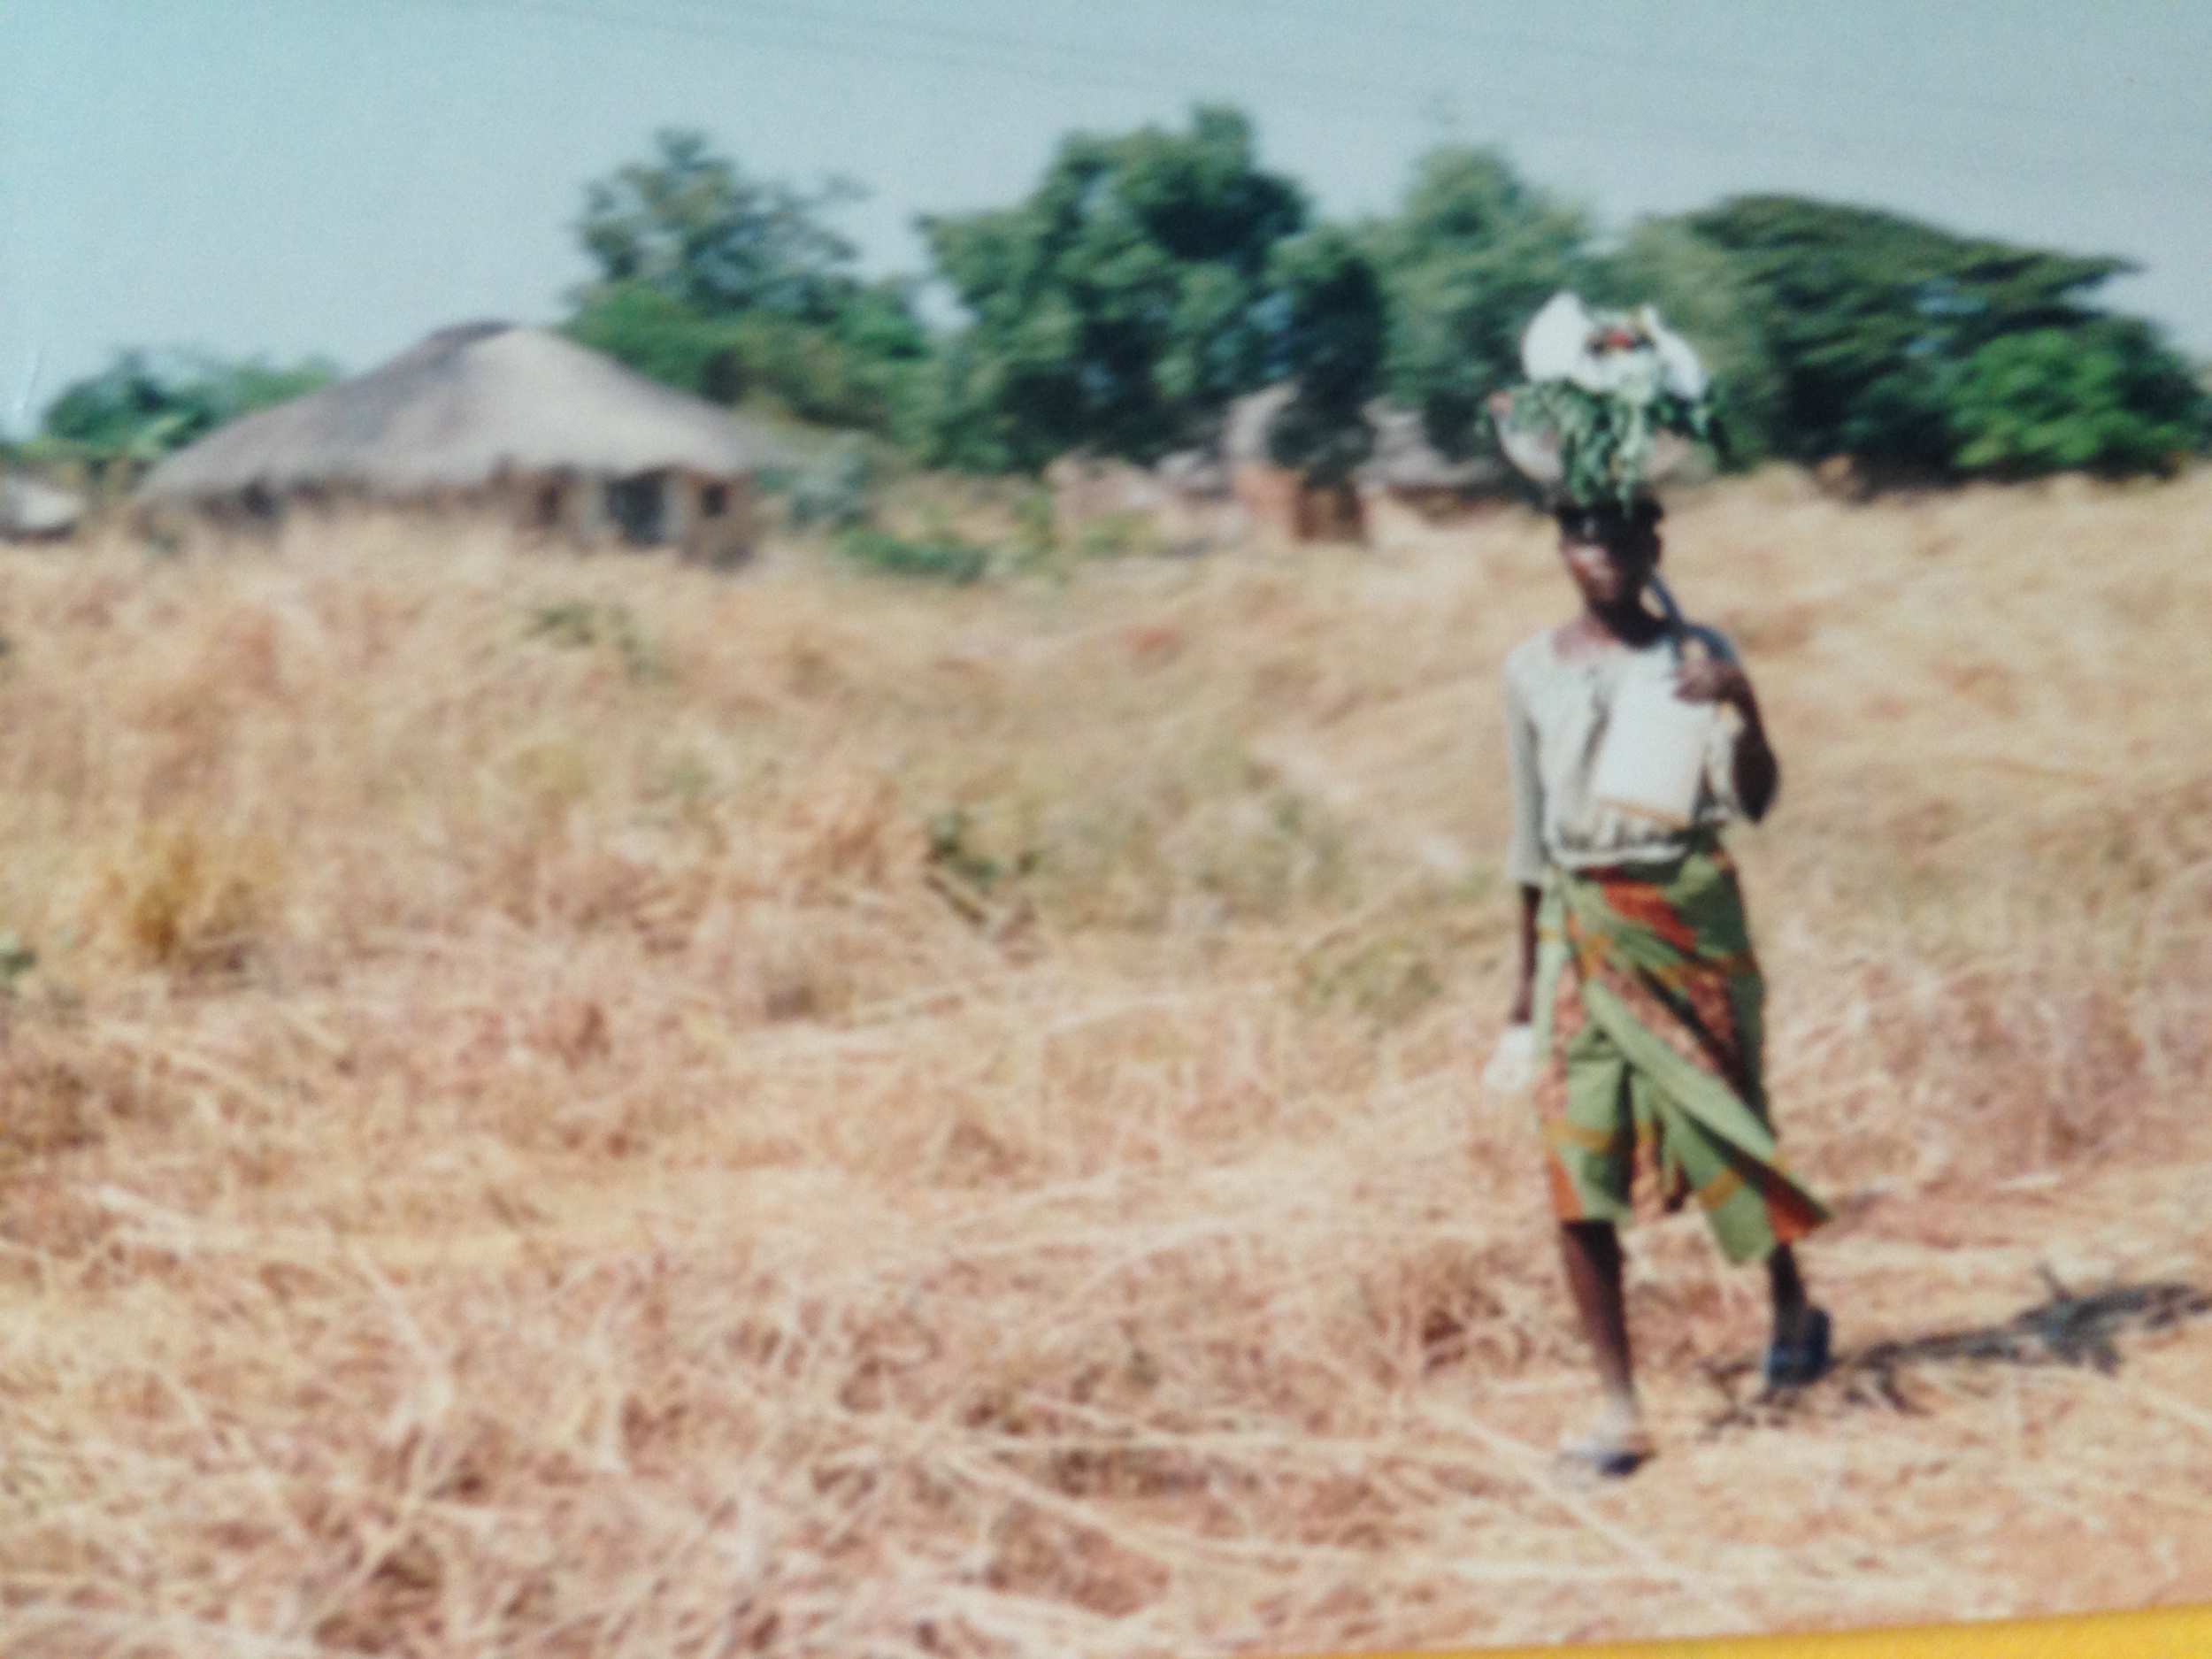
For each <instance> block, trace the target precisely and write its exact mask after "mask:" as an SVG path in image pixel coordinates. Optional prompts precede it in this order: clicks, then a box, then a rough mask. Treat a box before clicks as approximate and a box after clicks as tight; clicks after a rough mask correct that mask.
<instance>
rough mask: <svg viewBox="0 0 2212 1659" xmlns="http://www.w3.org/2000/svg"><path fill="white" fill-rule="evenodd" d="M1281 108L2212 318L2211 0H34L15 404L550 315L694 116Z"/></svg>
mask: <svg viewBox="0 0 2212 1659" xmlns="http://www.w3.org/2000/svg"><path fill="white" fill-rule="evenodd" d="M1197 100H1210V101H1225V102H1230V103H1233V104H1239V105H1240V106H1241V107H1243V108H1244V109H1246V110H1247V111H1249V112H1250V113H1251V114H1252V116H1253V118H1254V119H1255V120H1256V123H1257V126H1258V129H1259V137H1260V143H1261V147H1262V150H1263V157H1264V159H1265V160H1266V161H1267V162H1268V163H1269V164H1270V165H1273V166H1276V167H1278V168H1280V169H1282V170H1284V171H1286V172H1288V173H1292V174H1293V175H1294V176H1295V177H1297V178H1298V179H1300V180H1302V182H1303V183H1304V184H1305V185H1306V186H1307V188H1309V190H1310V192H1311V193H1312V195H1313V196H1314V198H1315V201H1316V204H1317V207H1318V208H1319V210H1320V211H1322V212H1324V213H1326V214H1330V215H1341V216H1356V215H1359V214H1363V213H1366V212H1371V211H1386V210H1387V209H1388V208H1390V207H1391V206H1392V205H1393V204H1394V203H1395V202H1396V201H1397V200H1398V198H1399V197H1400V196H1401V195H1402V192H1403V189H1404V188H1405V184H1406V181H1407V179H1408V176H1409V171H1410V167H1411V164H1412V162H1413V159H1414V157H1416V156H1417V155H1418V154H1419V153H1420V152H1421V151H1422V150H1424V149H1425V148H1427V147H1428V146H1430V145H1432V144H1434V143H1436V142H1440V141H1452V142H1472V143H1480V144H1496V145H1502V146H1503V147H1505V148H1506V149H1507V150H1509V153H1510V154H1511V156H1512V157H1513V159H1514V161H1515V163H1516V164H1517V165H1518V166H1519V167H1520V169H1521V170H1522V171H1523V173H1525V174H1526V175H1527V176H1529V177H1531V178H1532V179H1534V180H1537V181H1539V182H1540V183H1543V184H1545V185H1548V186H1549V187H1551V188H1555V189H1558V190H1560V191H1563V192H1564V193H1566V194H1567V195H1569V196H1573V197H1575V198H1578V199H1579V200H1580V201H1582V202H1583V203H1585V204H1586V205H1588V206H1589V207H1590V208H1591V209H1592V210H1594V212H1595V213H1596V214H1597V215H1598V217H1599V218H1600V219H1601V222H1603V223H1604V224H1606V225H1607V226H1609V227H1613V228H1616V229H1617V228H1621V227H1625V226H1627V225H1628V224H1630V223H1632V221H1633V220H1634V219H1636V218H1638V217H1640V216H1641V215H1644V214H1647V213H1655V212H1668V211H1678V210H1680V209H1684V208H1688V207H1694V206H1698V205H1701V204H1707V203H1709V202H1712V201H1715V200H1717V199H1719V198H1720V197H1722V196H1728V195H1732V194H1739V193H1743V192H1747V191H1790V192H1797V193H1802V194H1806V195H1812V196H1824V197H1828V198H1831V199H1836V200H1842V201H1850V202H1856V203H1862V204H1870V205H1877V206H1882V207H1887V208H1891V209H1893V210H1896V211H1901V212H1905V213H1909V214H1911V215H1914V216H1916V217H1920V218H1924V219H1931V220H1932V221H1934V222H1936V223H1938V224H1941V225H1944V226H1946V227H1951V228H1954V229H1957V230H1961V231H1967V232H1974V233H1980V234H1992V235H1998V236H2003V237H2008V238H2011V239H2014V240H2016V241H2021V242H2030V243H2033V244H2036V245H2039V246H2047V247H2053V248H2059V249H2064V250H2070V251H2077V252H2091V253H2112V254H2118V255H2123V256H2124V257H2129V258H2131V259H2133V260H2135V261H2137V262H2139V264H2140V265H2143V266H2144V267H2145V273H2144V274H2143V275H2141V276H2139V277H2136V278H2131V279H2129V280H2125V281H2124V282H2121V283H2116V284H2114V285H2113V287H2112V288H2111V289H2110V290H2109V296H2110V299H2111V301H2112V303H2115V304H2116V305H2118V306H2120V307H2122V308H2124V309H2127V310H2131V311H2137V312H2139V313H2141V314H2144V315H2147V316H2149V317H2152V318H2154V319H2156V320H2157V321H2159V322H2160V323H2162V325H2164V326H2166V327H2167V328H2168V329H2169V330H2170V333H2171V334H2172V336H2173V337H2174V338H2175V339H2176V341H2177V342H2178V343H2180V344H2181V345H2182V346H2183V347H2184V348H2185V349H2188V350H2190V351H2191V352H2192V353H2193V354H2195V355H2197V356H2199V357H2208V356H2212V4H2208V3H2207V0H2112V3H2110V4H2087V3H2086V0H2072V3H2070V4H2068V3H2061V0H1943V3H1942V4H1931V3H1930V0H1848V3H1847V4H1809V3H1808V0H1789V3H1784V0H1766V3H1764V4H1752V3H1751V0H1555V3H1553V4H1543V5H1536V4H1520V5H1516V4H1506V3H1505V0H1280V3H1276V0H1091V3H1090V4H1071V3H1070V0H962V3H959V4H955V3H954V0H0V420H6V421H12V430H14V431H16V432H18V433H19V432H20V431H22V430H23V429H24V423H23V422H22V421H20V420H15V419H13V417H14V415H15V411H16V409H17V405H18V403H19V399H20V398H21V396H23V393H24V389H25V386H26V383H27V380H28V378H29V375H30V372H31V369H32V367H33V365H34V364H36V365H37V367H38V379H37V383H36V388H35V393H34V394H33V396H31V399H30V405H31V407H33V408H35V407H36V406H37V405H40V404H42V403H44V402H45V401H46V400H47V399H48V398H50V396H52V395H53V393H54V392H55V391H57V390H58V389H59V388H60V387H61V386H63V385H65V384H66V383H67V382H68V381H69V380H72V379H73V378H76V377H77V376H80V375H81V374H84V373H88V372H90V371H92V370H94V369H96V368H97V367H99V366H101V365H103V364H104V362H105V361H106V360H107V358H108V357H109V356H110V355H111V353H112V352H113V351H114V350H115V349H118V348H119V347H123V346H128V345H147V346H156V347H169V346H178V347H188V348H198V349H207V350H211V351H215V352H219V353H222V354H225V355H229V356H244V355H256V354H265V355H267V356H270V357H274V358H276V359H279V360H283V361H290V360H292V359H295V358H297V357H303V356H306V355H309V354H316V353H319V354H323V355H326V356H329V357H334V358H335V359H336V360H337V361H338V362H339V363H340V364H342V365H343V366H345V367H346V368H348V369H351V370H357V369H362V368H366V367H368V366H371V365H373V364H374V363H376V362H378V361H379V360H380V359H382V358H383V357H388V356H389V355H391V354H392V353H394V352H396V351H397V350H400V349H403V348H404V347H405V346H407V345H409V344H411V342H414V341H415V340H416V339H418V338H419V337H420V336H421V335H423V334H426V333H428V332H429V331H430V330H432V329H434V328H437V327H440V326H443V325H445V324H448V323H451V322H455V321H459V320H465V319H473V318H480V317H504V318H509V319H515V320H522V321H529V320H551V319H556V318H557V317H558V316H559V315H560V314H561V296H562V295H563V293H564V291H565V290H566V289H567V288H569V287H571V286H572V284H574V283H576V282H577V281H579V280H581V279H582V278H583V277H584V276H585V275H586V274H587V267H586V265H585V263H584V261H583V258H582V257H581V255H580V253H579V252H578V250H577V249H576V245H575V241H574V237H573V234H572V229H571V227H572V222H573V220H574V219H575V217H576V214H577V212H578V210H579V208H580V202H581V193H582V186H583V184H584V182H585V180H588V179H590V178H593V177H595V176H598V175H600V174H603V173H607V172H609V171H611V169H612V168H613V167H615V166H616V165H619V164H620V163H622V162H624V161H626V160H629V159H632V158H634V157H640V156H641V155H642V154H644V153H645V151H646V150H647V147H648V144H649V138H650V135H651V134H652V133H653V132H654V131H655V129H657V128H658V127H664V126H672V125H681V126H692V127H701V128H703V129H704V130H705V131H706V132H707V133H708V134H710V136H711V137H712V139H713V140H714V141H715V142H716V143H717V144H718V146H719V147H720V148H722V149H723V150H726V151H727V152H729V153H731V154H733V155H734V156H735V157H737V159H738V160H739V161H740V163H741V165H744V166H745V167H746V168H747V169H748V170H749V171H750V172H753V173H758V174H762V175H765V176H769V177H783V178H789V179H793V180H802V181H804V180H813V179H816V178H818V177H820V176H822V175H824V174H828V173H841V174H846V175H849V176H850V177H852V178H854V179H856V180H859V181H860V182H862V183H863V184H864V185H866V186H867V187H869V188H870V190H871V192H872V194H871V196H870V197H869V199H867V200H866V201H864V202H863V203H861V204H857V205H856V206H854V207H852V208H850V209H848V210H845V211H844V212H843V214H842V216H841V219H840V221H839V222H840V223H841V226H842V227H843V228H844V229H845V230H846V231H847V232H848V234H850V235H852V236H853V237H854V238H855V239H856V241H857V242H859V243H860V244H861V245H862V247H863V249H864V253H865V256H866V259H867V263H868V265H869V266H870V268H871V269H872V270H878V271H885V270H907V271H919V270H920V269H922V268H923V263H924V262H923V257H922V250H921V245H920V242H919V241H918V238H917V237H916V236H915V234H914V233H913V229H912V224H913V220H914V219H915V217H916V216H917V215H918V214H921V213H925V212H948V211H965V210H971V209H975V208H984V207H995V206H1001V205H1003V204H1008V203H1010V202H1011V201H1013V200H1015V199H1016V198H1017V197H1018V196H1020V195H1022V194H1023V193H1024V192H1025V190H1026V189H1027V188H1029V187H1030V186H1031V185H1032V184H1033V182H1034V181H1035V180H1036V178H1037V175H1038V173H1040V171H1041V169H1042V167H1043V166H1044V165H1045V162H1046V159H1047V157H1048V155H1049V153H1050V151H1051V150H1052V148H1053V146H1054V144H1055V143H1056V141H1057V139H1058V138H1059V136H1060V135H1061V134H1063V133H1064V132H1066V131H1068V130H1069V129H1071V128H1077V127H1080V128H1087V129H1090V130H1094V131H1105V132H1113V131H1124V130H1127V129H1128V128H1131V127H1136V126H1140V125H1142V124H1144V123H1147V122H1161V123H1167V124H1172V125H1179V124H1181V122H1182V121H1183V120H1184V119H1185V117H1186V114H1187V111H1188V108H1189V106H1190V105H1191V104H1192V103H1193V102H1194V101H1197Z"/></svg>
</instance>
